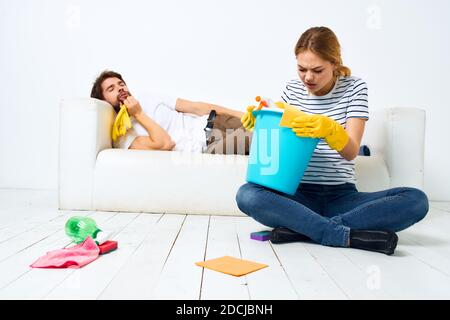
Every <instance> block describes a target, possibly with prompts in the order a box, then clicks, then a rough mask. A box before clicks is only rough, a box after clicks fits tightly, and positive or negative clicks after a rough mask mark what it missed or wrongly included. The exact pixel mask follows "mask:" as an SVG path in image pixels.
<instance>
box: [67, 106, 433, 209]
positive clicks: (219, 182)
mask: <svg viewBox="0 0 450 320" xmlns="http://www.w3.org/2000/svg"><path fill="white" fill-rule="evenodd" d="M114 117H115V113H114V110H113V108H112V107H111V105H109V104H108V103H106V102H104V101H100V100H97V99H92V98H78V99H75V98H74V99H65V100H63V101H61V104H60V131H59V134H60V136H59V208H60V209H64V210H102V211H129V212H153V213H183V214H217V215H243V213H242V212H241V211H240V210H239V209H238V207H237V205H236V201H235V195H236V191H237V189H238V188H239V186H241V185H242V184H244V183H245V176H246V168H247V159H248V157H247V156H239V155H238V156H236V155H211V154H190V153H183V152H175V151H140V150H120V149H112V146H111V134H110V132H111V127H112V123H113V120H114ZM424 133H425V112H424V111H423V110H420V109H416V108H389V109H382V110H377V111H371V115H370V120H369V121H368V122H367V125H366V131H365V135H364V138H363V142H362V144H367V145H368V146H369V147H370V149H371V153H372V154H371V156H369V157H363V156H358V157H357V158H356V160H355V161H356V175H357V179H358V183H357V188H358V190H359V191H377V190H382V189H386V188H390V187H395V186H412V187H417V188H422V187H423V156H424V153H423V152H424Z"/></svg>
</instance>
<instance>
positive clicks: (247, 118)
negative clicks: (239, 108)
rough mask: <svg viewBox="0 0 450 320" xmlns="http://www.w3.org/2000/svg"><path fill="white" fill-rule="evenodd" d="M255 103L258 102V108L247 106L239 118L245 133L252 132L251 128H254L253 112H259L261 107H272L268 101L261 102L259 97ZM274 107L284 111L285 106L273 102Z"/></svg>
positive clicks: (281, 103) (282, 103)
mask: <svg viewBox="0 0 450 320" xmlns="http://www.w3.org/2000/svg"><path fill="white" fill-rule="evenodd" d="M255 100H256V101H257V102H259V105H258V107H256V106H248V107H247V112H246V113H245V114H244V115H243V116H242V117H241V123H242V125H243V126H244V128H245V130H247V131H253V128H254V127H255V123H256V118H255V116H254V115H253V113H252V112H253V110H255V109H256V111H258V110H261V109H262V108H263V107H272V106H273V105H272V104H271V103H270V101H269V102H268V101H266V100H262V99H261V97H260V96H257V97H256V98H255ZM274 105H275V106H276V107H278V108H280V109H284V108H285V106H286V105H287V104H286V103H284V102H275V103H274Z"/></svg>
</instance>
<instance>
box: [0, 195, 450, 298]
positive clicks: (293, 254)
mask: <svg viewBox="0 0 450 320" xmlns="http://www.w3.org/2000/svg"><path fill="white" fill-rule="evenodd" d="M56 208H57V193H56V191H54V190H53V191H49V190H5V189H0V299H189V300H190V299H214V300H228V299H233V300H248V299H449V298H450V271H449V270H450V233H449V232H448V230H449V229H450V214H449V213H450V203H446V202H436V203H434V202H432V203H430V212H429V214H428V215H427V216H426V218H425V219H424V220H422V221H421V222H419V223H417V224H415V225H413V226H412V227H410V228H408V229H407V230H405V231H402V232H400V233H398V235H399V244H398V247H397V250H396V252H395V254H394V255H393V256H386V255H383V254H379V253H373V252H368V251H362V250H355V249H349V248H333V247H325V246H320V245H318V244H313V243H306V242H305V243H291V244H283V245H274V244H272V243H270V242H269V241H266V242H260V241H255V240H252V239H250V237H249V235H250V233H251V232H253V231H259V230H264V229H269V228H267V227H264V226H262V225H261V224H259V223H257V222H256V221H254V220H252V219H251V218H248V217H226V216H198V215H193V216H191V215H187V216H186V215H174V214H164V215H161V214H148V213H141V214H139V213H115V212H114V213H113V212H92V211H60V210H57V209H56ZM73 215H89V216H91V217H93V218H94V219H95V220H96V221H97V223H98V224H99V226H100V227H104V229H107V228H108V227H110V228H113V229H116V230H117V233H116V234H115V235H114V236H113V237H114V239H116V240H118V242H119V249H118V250H116V251H114V252H111V253H110V254H107V255H103V256H101V257H99V258H98V259H97V260H96V261H94V262H93V263H91V264H89V265H87V266H85V267H83V268H81V269H32V268H30V267H29V265H30V264H31V263H33V262H34V261H35V260H36V259H37V258H38V257H40V256H42V255H44V254H45V253H46V252H48V251H51V250H55V249H58V248H63V247H66V246H69V245H73V244H71V243H70V239H69V238H68V237H67V236H66V235H65V232H64V224H65V221H66V220H67V219H68V218H69V217H70V216H73ZM224 255H229V256H233V257H237V258H241V259H247V260H253V261H256V262H261V263H265V264H268V265H269V267H268V268H265V269H261V270H259V271H256V272H254V273H250V274H248V275H246V276H242V277H234V276H230V275H226V274H223V273H220V272H216V271H212V270H209V269H203V268H201V267H198V266H196V265H195V262H197V261H202V260H207V259H212V258H218V257H221V256H224Z"/></svg>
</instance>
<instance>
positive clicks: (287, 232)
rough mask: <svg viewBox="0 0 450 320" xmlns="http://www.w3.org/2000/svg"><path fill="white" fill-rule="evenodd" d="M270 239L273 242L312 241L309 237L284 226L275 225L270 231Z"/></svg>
mask: <svg viewBox="0 0 450 320" xmlns="http://www.w3.org/2000/svg"><path fill="white" fill-rule="evenodd" d="M270 241H271V242H272V243H275V244H279V243H288V242H298V241H312V240H311V239H310V238H309V237H307V236H305V235H303V234H301V233H297V232H295V231H292V230H291V229H288V228H285V227H276V228H274V229H273V230H272V231H271V232H270Z"/></svg>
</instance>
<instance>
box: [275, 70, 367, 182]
mask: <svg viewBox="0 0 450 320" xmlns="http://www.w3.org/2000/svg"><path fill="white" fill-rule="evenodd" d="M281 98H282V99H283V101H284V102H286V103H289V104H290V105H293V106H296V107H298V108H299V109H300V110H302V111H304V112H306V113H308V114H322V115H325V116H327V117H329V118H331V119H333V120H335V121H336V122H338V123H339V124H340V125H342V126H343V127H344V128H345V126H346V123H347V119H348V118H363V119H369V107H368V100H367V98H368V97H367V84H366V83H365V82H364V81H363V80H361V79H360V78H357V77H339V79H338V81H336V84H335V86H334V88H333V89H332V90H331V91H330V92H329V93H328V94H326V95H324V96H314V95H311V94H309V92H308V90H307V88H306V87H305V85H304V84H303V82H301V81H300V80H292V81H289V82H288V83H287V85H286V88H285V89H284V91H283V94H282V95H281ZM301 182H302V183H314V184H330V185H336V184H342V183H346V182H350V183H356V179H355V163H354V161H353V160H352V161H348V160H345V159H344V158H343V157H342V156H341V155H340V154H339V153H338V152H337V151H335V150H333V149H331V148H330V146H328V144H327V143H326V142H325V140H323V139H321V140H320V141H319V143H318V145H317V147H316V149H315V150H314V154H313V156H312V158H311V160H310V162H309V164H308V167H307V169H306V171H305V174H304V176H303V179H302V181H301Z"/></svg>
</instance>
